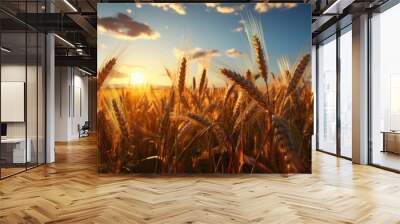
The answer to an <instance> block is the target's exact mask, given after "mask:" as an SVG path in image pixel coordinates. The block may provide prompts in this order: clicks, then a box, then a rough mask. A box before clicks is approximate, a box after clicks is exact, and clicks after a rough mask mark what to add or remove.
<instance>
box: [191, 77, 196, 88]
mask: <svg viewBox="0 0 400 224" xmlns="http://www.w3.org/2000/svg"><path fill="white" fill-rule="evenodd" d="M192 82H193V83H192V85H193V90H196V77H194V76H193V81H192Z"/></svg>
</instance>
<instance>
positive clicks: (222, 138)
mask: <svg viewBox="0 0 400 224" xmlns="http://www.w3.org/2000/svg"><path fill="white" fill-rule="evenodd" d="M187 117H188V118H189V119H190V120H192V121H194V122H195V123H196V124H198V125H200V126H204V127H210V126H212V128H213V129H212V130H213V132H214V134H215V136H216V137H217V140H218V142H219V144H220V145H224V146H225V147H226V149H227V150H228V151H232V147H231V145H230V144H229V142H228V137H227V135H226V133H225V131H224V130H223V129H222V128H221V126H220V125H218V124H215V123H213V122H211V121H210V120H208V119H207V118H206V117H204V116H201V115H199V114H195V113H188V114H187Z"/></svg>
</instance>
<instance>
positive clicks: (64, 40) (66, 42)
mask: <svg viewBox="0 0 400 224" xmlns="http://www.w3.org/2000/svg"><path fill="white" fill-rule="evenodd" d="M54 36H55V37H57V38H58V39H59V40H61V41H62V42H64V43H65V44H67V45H69V46H70V47H73V48H75V45H73V44H72V43H71V42H69V41H68V40H66V39H64V38H62V37H60V36H59V35H58V34H54Z"/></svg>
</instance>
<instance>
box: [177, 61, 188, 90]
mask: <svg viewBox="0 0 400 224" xmlns="http://www.w3.org/2000/svg"><path fill="white" fill-rule="evenodd" d="M185 79H186V58H185V57H183V58H182V61H181V65H180V67H179V81H178V90H179V95H180V96H182V94H183V91H184V89H185Z"/></svg>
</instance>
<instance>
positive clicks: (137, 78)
mask: <svg viewBox="0 0 400 224" xmlns="http://www.w3.org/2000/svg"><path fill="white" fill-rule="evenodd" d="M130 78H131V80H130V83H131V85H144V84H146V77H145V75H144V74H143V72H141V71H135V72H132V73H131V77H130Z"/></svg>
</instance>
